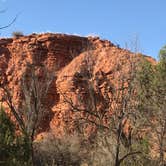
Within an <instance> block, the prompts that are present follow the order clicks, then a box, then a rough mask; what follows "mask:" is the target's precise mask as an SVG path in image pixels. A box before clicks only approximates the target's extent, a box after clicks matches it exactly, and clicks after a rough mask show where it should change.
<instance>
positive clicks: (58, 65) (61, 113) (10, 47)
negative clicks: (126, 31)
mask: <svg viewBox="0 0 166 166" xmlns="http://www.w3.org/2000/svg"><path fill="white" fill-rule="evenodd" d="M133 56H135V55H134V54H133V53H131V52H130V51H128V50H125V49H121V48H119V47H116V46H115V45H113V44H112V43H111V42H109V41H107V40H101V39H99V38H98V37H79V36H73V35H65V34H51V33H47V34H39V35H37V34H32V35H29V36H22V37H19V38H15V39H0V81H1V83H4V84H9V87H10V89H11V91H12V93H13V99H14V101H15V103H16V104H17V105H19V104H20V103H21V101H22V95H21V89H20V84H19V82H20V80H21V77H22V75H23V73H24V72H25V68H26V63H27V62H29V63H31V64H33V65H35V66H36V67H37V68H40V66H41V65H43V64H45V65H46V66H47V68H48V69H49V71H50V72H52V73H54V75H55V80H54V81H53V82H52V84H51V87H50V88H49V92H48V95H47V98H46V101H45V102H44V103H45V105H46V106H47V108H48V114H47V116H46V117H45V119H43V121H42V124H41V125H42V131H46V130H48V129H50V128H51V129H52V130H53V131H54V132H55V133H56V134H62V133H63V132H64V130H65V128H68V129H69V130H70V131H72V130H73V128H74V126H75V125H74V119H75V118H77V114H75V113H73V112H71V111H69V108H67V107H66V106H65V105H64V100H63V95H62V94H65V93H66V92H69V95H70V96H71V98H72V99H73V100H74V93H72V92H73V88H74V91H76V90H78V87H77V84H81V82H77V84H75V85H74V86H75V87H73V80H74V78H75V76H76V75H77V74H78V73H81V72H82V73H84V74H87V73H86V72H87V68H92V73H91V74H92V75H93V76H97V77H98V78H99V80H100V82H101V83H100V86H101V87H104V85H105V84H106V83H107V82H106V80H110V81H111V82H112V83H114V84H116V80H117V79H118V72H117V71H119V70H121V71H123V72H124V73H125V72H128V70H127V69H128V67H127V66H128V64H129V59H130V58H131V57H133ZM151 60H152V59H151ZM152 61H154V60H152ZM79 88H80V86H79ZM82 88H84V89H86V87H83V86H82Z"/></svg>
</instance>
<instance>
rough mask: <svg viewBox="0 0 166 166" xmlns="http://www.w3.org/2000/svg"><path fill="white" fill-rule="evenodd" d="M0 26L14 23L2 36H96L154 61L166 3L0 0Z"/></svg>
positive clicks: (163, 39)
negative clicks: (62, 34) (3, 10)
mask: <svg viewBox="0 0 166 166" xmlns="http://www.w3.org/2000/svg"><path fill="white" fill-rule="evenodd" d="M0 9H1V10H2V9H7V11H6V12H5V13H1V14H0V25H6V24H8V23H9V22H10V21H11V20H12V18H14V17H15V15H17V14H18V13H19V17H18V19H17V21H16V22H15V23H14V24H13V25H12V26H11V27H10V28H8V29H4V30H1V32H0V33H1V36H8V37H9V36H11V33H12V32H13V31H22V32H23V33H24V34H30V33H33V32H37V33H41V32H47V31H50V32H61V33H69V34H78V35H82V36H86V35H89V34H92V35H98V36H100V37H101V38H103V39H108V40H111V41H112V42H113V43H115V44H119V45H120V46H121V47H125V45H126V43H127V44H128V47H133V46H132V45H131V43H132V42H135V40H136V38H137V40H138V50H139V51H140V52H143V53H144V54H147V55H151V56H153V57H155V58H157V56H158V51H159V49H160V48H161V47H162V46H163V45H165V44H166V21H165V20H166V0H0Z"/></svg>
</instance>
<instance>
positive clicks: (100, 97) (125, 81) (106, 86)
mask: <svg viewBox="0 0 166 166" xmlns="http://www.w3.org/2000/svg"><path fill="white" fill-rule="evenodd" d="M92 54H93V52H92V51H88V52H87V54H86V56H85V59H84V61H83V63H82V66H81V69H80V71H78V72H76V73H75V75H74V77H73V80H72V81H73V89H72V90H73V91H74V94H75V95H76V100H73V99H72V97H71V95H70V92H63V91H62V90H61V89H59V92H60V94H61V95H62V96H63V101H64V103H66V104H67V105H68V106H69V108H70V110H71V111H72V112H74V113H78V114H81V113H83V116H80V119H79V120H80V121H81V123H90V124H91V125H94V126H95V127H96V128H97V130H100V131H106V132H107V133H110V134H113V135H115V137H116V150H115V154H114V156H115V161H114V165H115V166H120V165H121V163H122V162H123V161H124V160H125V159H126V158H128V157H129V156H132V155H136V154H139V153H141V152H140V151H137V150H134V149H133V148H132V144H133V142H132V139H133V133H134V130H135V128H134V127H136V121H137V119H138V116H137V115H138V112H137V111H138V110H137V100H136V74H137V72H136V70H137V58H136V56H135V57H134V56H133V57H130V56H127V57H128V58H129V60H128V69H126V70H127V71H126V74H124V71H122V69H119V68H120V67H123V65H122V64H120V62H117V69H115V70H116V73H115V74H116V76H118V80H117V81H116V83H115V84H113V83H112V82H111V81H110V80H109V79H108V76H109V75H110V74H112V72H109V73H104V72H103V71H99V72H98V73H95V74H94V72H93V66H94V62H93V59H92V57H93V56H92ZM127 126H128V127H127ZM125 130H126V131H125ZM108 131H109V132H108ZM106 141H107V140H106ZM107 142H108V141H107ZM108 146H109V145H108ZM108 148H109V147H108ZM122 149H125V152H124V151H123V153H122ZM110 151H112V149H110Z"/></svg>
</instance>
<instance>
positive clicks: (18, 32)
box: [12, 31, 24, 38]
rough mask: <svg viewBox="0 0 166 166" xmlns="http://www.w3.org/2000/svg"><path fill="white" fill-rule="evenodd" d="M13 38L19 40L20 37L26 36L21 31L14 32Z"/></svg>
mask: <svg viewBox="0 0 166 166" xmlns="http://www.w3.org/2000/svg"><path fill="white" fill-rule="evenodd" d="M12 36H13V37H15V38H19V37H22V36H24V34H23V32H21V31H14V32H12Z"/></svg>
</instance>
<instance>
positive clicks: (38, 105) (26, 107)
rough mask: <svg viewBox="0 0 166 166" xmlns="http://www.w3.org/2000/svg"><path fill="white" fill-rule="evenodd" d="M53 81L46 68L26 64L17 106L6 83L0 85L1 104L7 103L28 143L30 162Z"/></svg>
mask: <svg viewBox="0 0 166 166" xmlns="http://www.w3.org/2000/svg"><path fill="white" fill-rule="evenodd" d="M53 79H54V75H53V74H52V73H51V72H49V71H48V70H47V68H46V66H44V65H41V66H38V67H36V66H35V65H33V64H30V63H26V65H25V71H24V73H23V75H22V78H21V80H20V87H21V95H22V102H21V105H19V106H18V105H17V104H16V103H15V102H14V98H13V93H14V92H12V90H11V89H10V87H9V86H8V83H7V82H5V83H3V84H2V83H1V85H0V88H1V90H2V93H3V102H5V103H7V105H8V107H9V109H10V111H11V113H12V115H13V116H14V118H15V120H16V122H17V124H18V126H19V128H20V129H21V133H22V134H23V135H24V136H25V137H26V138H27V139H28V141H29V146H30V147H29V148H30V150H31V157H32V162H34V154H33V151H34V149H33V141H34V137H35V134H36V132H37V130H38V129H39V124H40V123H41V121H42V119H43V118H44V115H45V114H46V112H47V108H46V107H44V104H43V103H44V100H45V99H46V96H47V93H48V90H49V87H50V84H51V83H52V81H53Z"/></svg>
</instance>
